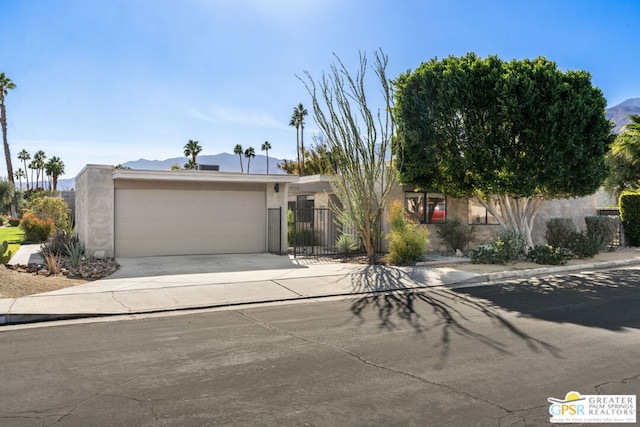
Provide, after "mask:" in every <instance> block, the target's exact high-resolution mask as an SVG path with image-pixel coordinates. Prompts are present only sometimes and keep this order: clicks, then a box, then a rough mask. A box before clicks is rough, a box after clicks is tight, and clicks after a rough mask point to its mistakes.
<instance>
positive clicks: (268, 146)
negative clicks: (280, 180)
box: [261, 141, 271, 175]
mask: <svg viewBox="0 0 640 427" xmlns="http://www.w3.org/2000/svg"><path fill="white" fill-rule="evenodd" d="M261 149H262V151H266V152H267V175H269V150H271V144H270V143H269V141H265V142H263V143H262V148H261Z"/></svg>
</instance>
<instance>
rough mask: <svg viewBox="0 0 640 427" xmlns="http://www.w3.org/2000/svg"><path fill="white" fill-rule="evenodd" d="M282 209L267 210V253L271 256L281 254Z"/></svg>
mask: <svg viewBox="0 0 640 427" xmlns="http://www.w3.org/2000/svg"><path fill="white" fill-rule="evenodd" d="M281 224H282V208H269V209H268V210H267V251H269V252H271V253H272V254H281V253H282V249H281V248H282V233H281V229H282V225H281Z"/></svg>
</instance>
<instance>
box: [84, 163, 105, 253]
mask: <svg viewBox="0 0 640 427" xmlns="http://www.w3.org/2000/svg"><path fill="white" fill-rule="evenodd" d="M112 175H113V167H111V166H104V165H87V166H86V167H85V168H84V169H83V170H82V171H81V172H80V174H79V175H78V176H77V177H76V231H77V232H78V237H79V238H80V240H81V241H82V242H83V243H84V246H85V250H86V253H87V255H89V256H91V257H96V258H104V257H113V256H114V223H113V220H114V187H113V178H112Z"/></svg>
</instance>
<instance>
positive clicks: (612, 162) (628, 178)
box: [605, 116, 640, 195]
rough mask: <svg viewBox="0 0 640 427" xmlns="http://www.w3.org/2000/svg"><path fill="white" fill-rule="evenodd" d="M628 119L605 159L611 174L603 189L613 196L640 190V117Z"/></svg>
mask: <svg viewBox="0 0 640 427" xmlns="http://www.w3.org/2000/svg"><path fill="white" fill-rule="evenodd" d="M629 118H630V119H631V122H630V123H629V124H628V125H626V126H624V127H623V128H622V131H623V132H622V133H621V134H619V135H617V136H616V139H615V141H614V142H613V145H612V146H611V152H610V153H609V155H608V157H607V162H608V164H609V167H610V169H611V173H610V175H609V176H608V177H607V180H606V181H605V188H606V189H607V191H608V192H610V193H612V194H615V195H620V193H622V192H623V191H624V190H627V189H629V190H637V189H638V188H640V167H639V166H640V116H629Z"/></svg>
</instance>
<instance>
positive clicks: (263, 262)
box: [108, 253, 305, 279]
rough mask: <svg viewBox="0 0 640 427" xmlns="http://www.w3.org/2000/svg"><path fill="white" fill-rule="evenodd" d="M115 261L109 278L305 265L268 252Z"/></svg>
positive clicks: (223, 271)
mask: <svg viewBox="0 0 640 427" xmlns="http://www.w3.org/2000/svg"><path fill="white" fill-rule="evenodd" d="M117 261H118V263H119V264H120V268H119V269H118V271H116V272H115V273H113V274H111V275H110V276H109V277H108V278H109V279H126V278H135V277H152V276H170V275H177V274H206V273H233V272H237V273H241V272H248V271H256V270H283V269H298V268H305V267H304V265H301V264H300V262H298V261H297V260H296V259H295V258H290V257H289V256H287V255H274V254H267V253H256V254H219V255H183V256H176V255H174V256H155V257H137V258H118V259H117Z"/></svg>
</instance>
